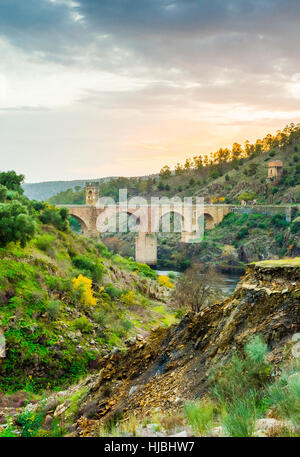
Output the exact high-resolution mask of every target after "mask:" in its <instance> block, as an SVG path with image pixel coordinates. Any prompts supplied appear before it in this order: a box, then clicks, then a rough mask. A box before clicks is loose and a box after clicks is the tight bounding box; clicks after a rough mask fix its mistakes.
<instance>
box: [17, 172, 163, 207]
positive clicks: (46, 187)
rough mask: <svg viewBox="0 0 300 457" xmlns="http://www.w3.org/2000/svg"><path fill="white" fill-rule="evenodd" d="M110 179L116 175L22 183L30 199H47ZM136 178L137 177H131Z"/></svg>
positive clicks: (145, 177) (144, 177) (156, 175)
mask: <svg viewBox="0 0 300 457" xmlns="http://www.w3.org/2000/svg"><path fill="white" fill-rule="evenodd" d="M149 177H150V178H157V177H158V174H152V175H146V176H138V179H141V180H144V179H148V178H149ZM111 179H117V177H116V176H109V177H107V178H98V179H76V180H73V181H45V182H37V183H25V184H23V186H22V187H23V189H24V194H25V195H26V197H28V198H29V199H30V200H39V201H43V200H49V198H50V197H53V196H54V195H57V194H59V193H60V192H65V191H66V190H68V189H73V190H74V189H75V188H76V187H77V186H79V187H81V188H83V187H85V183H86V182H99V183H100V184H103V183H105V182H108V181H110V180H111ZM133 179H137V178H133Z"/></svg>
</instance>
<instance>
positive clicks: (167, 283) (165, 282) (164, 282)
mask: <svg viewBox="0 0 300 457" xmlns="http://www.w3.org/2000/svg"><path fill="white" fill-rule="evenodd" d="M158 282H159V284H160V285H161V286H163V287H167V288H168V289H173V287H174V283H173V282H172V281H171V279H170V278H169V277H168V276H166V275H160V276H159V277H158Z"/></svg>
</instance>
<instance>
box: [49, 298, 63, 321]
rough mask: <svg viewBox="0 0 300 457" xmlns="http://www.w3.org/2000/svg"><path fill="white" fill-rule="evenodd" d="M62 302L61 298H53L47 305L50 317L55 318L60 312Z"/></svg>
mask: <svg viewBox="0 0 300 457" xmlns="http://www.w3.org/2000/svg"><path fill="white" fill-rule="evenodd" d="M60 309H61V303H60V301H59V300H52V301H50V302H49V303H48V304H47V305H46V312H47V314H48V316H49V317H50V319H53V320H55V319H56V318H57V317H58V315H59V312H60Z"/></svg>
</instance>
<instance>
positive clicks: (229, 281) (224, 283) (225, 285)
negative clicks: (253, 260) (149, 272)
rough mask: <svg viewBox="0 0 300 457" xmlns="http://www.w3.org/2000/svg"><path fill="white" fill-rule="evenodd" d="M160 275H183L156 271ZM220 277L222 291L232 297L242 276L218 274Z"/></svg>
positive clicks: (170, 271) (176, 272)
mask: <svg viewBox="0 0 300 457" xmlns="http://www.w3.org/2000/svg"><path fill="white" fill-rule="evenodd" d="M156 272H157V274H158V275H166V276H168V274H169V273H171V274H174V275H175V276H179V275H180V274H181V273H180V272H179V271H172V270H169V271H167V270H156ZM218 277H219V278H220V285H219V287H220V289H221V290H222V292H224V294H226V295H231V294H232V293H233V291H234V289H235V288H236V285H237V283H238V282H239V281H240V277H241V276H240V275H237V274H229V273H228V274H224V273H218Z"/></svg>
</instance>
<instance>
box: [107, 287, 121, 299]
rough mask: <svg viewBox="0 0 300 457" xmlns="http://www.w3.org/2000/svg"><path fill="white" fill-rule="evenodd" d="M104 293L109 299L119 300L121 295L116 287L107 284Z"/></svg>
mask: <svg viewBox="0 0 300 457" xmlns="http://www.w3.org/2000/svg"><path fill="white" fill-rule="evenodd" d="M104 291H105V292H106V293H107V294H108V295H109V296H110V298H113V299H114V298H120V297H121V295H122V291H121V290H120V289H118V288H117V287H115V286H113V285H112V284H107V286H106V287H105V289H104Z"/></svg>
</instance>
